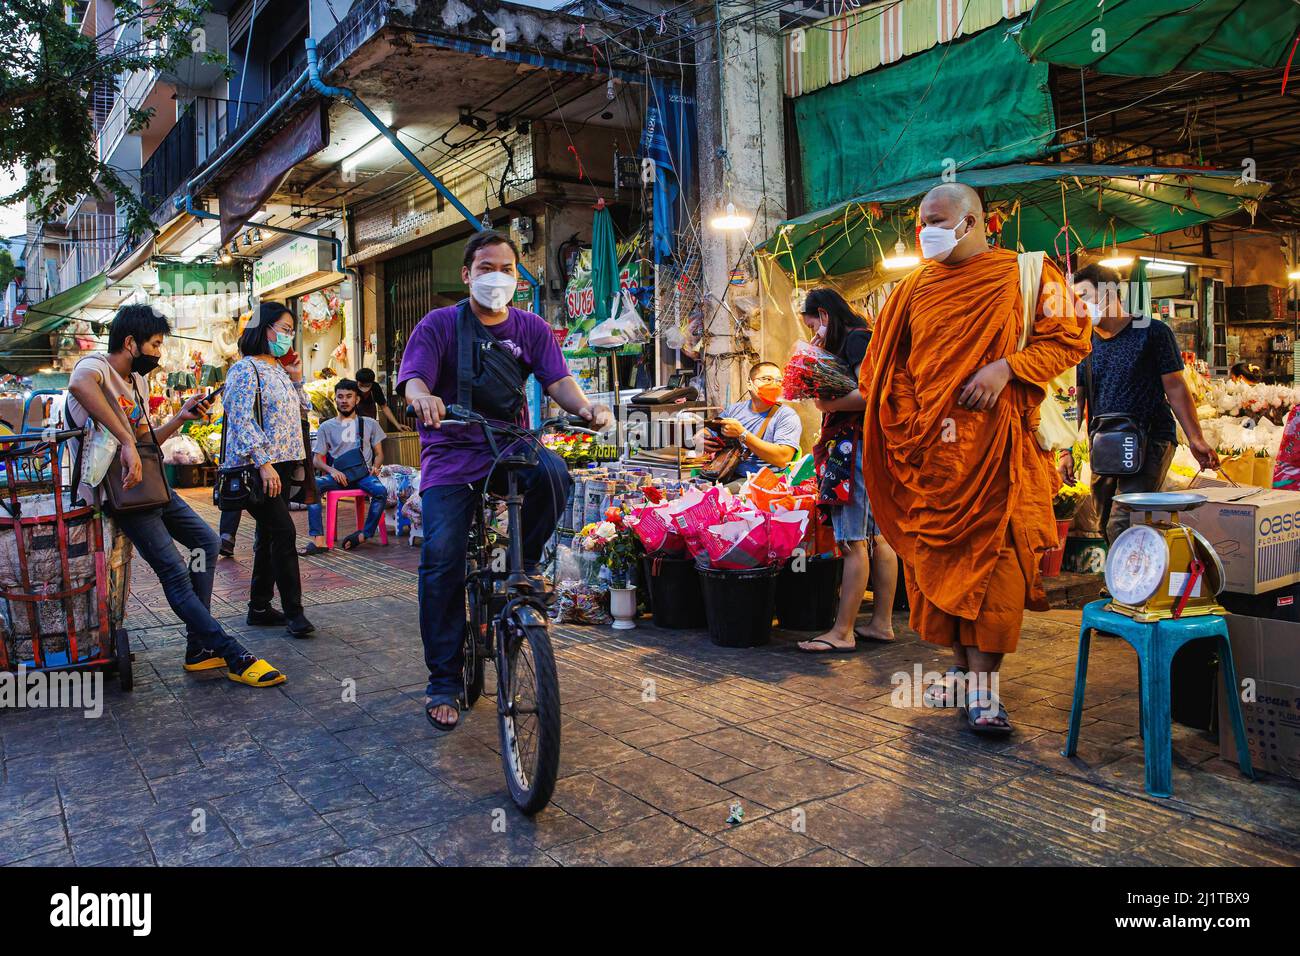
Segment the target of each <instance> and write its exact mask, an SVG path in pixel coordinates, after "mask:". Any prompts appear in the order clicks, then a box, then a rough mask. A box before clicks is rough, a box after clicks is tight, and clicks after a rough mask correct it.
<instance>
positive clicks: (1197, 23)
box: [1016, 0, 1300, 76]
mask: <svg viewBox="0 0 1300 956" xmlns="http://www.w3.org/2000/svg"><path fill="white" fill-rule="evenodd" d="M1297 30H1300V4H1298V3H1296V2H1295V0H1104V2H1102V3H1098V2H1097V0H1038V2H1037V3H1036V4H1035V5H1034V8H1033V10H1032V11H1031V12H1030V14H1029V18H1028V20H1027V21H1026V22H1025V23H1024V24H1023V25H1022V26H1021V28H1020V30H1019V32H1018V34H1017V36H1016V40H1017V42H1018V43H1019V44H1020V47H1021V49H1023V50H1024V51H1025V52H1026V53H1027V54H1029V56H1030V58H1031V59H1033V60H1036V61H1040V60H1041V61H1044V62H1047V63H1055V64H1057V65H1059V66H1067V67H1074V68H1084V67H1086V68H1088V69H1091V70H1096V71H1097V72H1098V73H1114V74H1118V75H1121V76H1162V75H1164V74H1166V73H1175V72H1189V73H1190V72H1197V71H1209V72H1230V71H1233V70H1258V69H1276V68H1278V67H1281V66H1283V65H1284V64H1285V63H1286V62H1287V57H1288V55H1289V54H1290V52H1291V49H1292V46H1293V43H1294V40H1295V37H1296V32H1297Z"/></svg>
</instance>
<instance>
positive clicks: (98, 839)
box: [72, 823, 149, 866]
mask: <svg viewBox="0 0 1300 956" xmlns="http://www.w3.org/2000/svg"><path fill="white" fill-rule="evenodd" d="M148 852H149V841H148V839H146V838H145V835H144V830H142V829H141V828H140V827H139V826H138V825H136V824H130V823H128V824H123V825H121V826H114V827H105V828H103V829H99V830H87V831H85V832H83V833H80V834H74V835H73V837H72V854H73V856H74V857H75V859H76V862H77V865H78V866H96V865H98V864H102V863H103V862H104V861H106V860H111V859H114V858H116V857H122V856H136V855H138V854H141V853H148Z"/></svg>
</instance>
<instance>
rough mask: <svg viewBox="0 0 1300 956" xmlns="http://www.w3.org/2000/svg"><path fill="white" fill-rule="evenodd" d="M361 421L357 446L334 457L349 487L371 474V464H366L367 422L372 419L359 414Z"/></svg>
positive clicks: (336, 467)
mask: <svg viewBox="0 0 1300 956" xmlns="http://www.w3.org/2000/svg"><path fill="white" fill-rule="evenodd" d="M357 419H358V421H359V422H360V427H359V429H358V430H359V431H360V436H359V437H358V438H357V445H356V447H355V448H349V449H348V450H347V451H345V452H343V453H342V454H340V455H339V456H338V457H337V458H335V459H334V467H335V469H336V470H338V471H341V472H343V477H344V478H346V479H347V480H348V487H353V486H355V485H356V483H357V482H358V481H361V480H362V479H363V478H365V477H366V476H367V475H369V474H370V466H369V465H368V464H366V451H365V441H366V422H368V421H369V420H370V419H368V418H362V417H361V416H357Z"/></svg>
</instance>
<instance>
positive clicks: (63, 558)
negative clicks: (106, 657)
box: [0, 492, 131, 669]
mask: <svg viewBox="0 0 1300 956" xmlns="http://www.w3.org/2000/svg"><path fill="white" fill-rule="evenodd" d="M62 510H63V512H64V515H65V517H64V519H63V520H62V522H42V523H39V524H37V523H33V524H23V523H21V519H25V518H36V517H50V516H53V515H55V514H56V507H55V497H54V495H53V494H23V495H14V494H12V493H9V494H6V495H5V496H4V497H3V498H2V499H0V637H2V638H3V642H4V648H3V651H4V658H5V659H4V660H3V661H0V667H4V668H6V669H13V668H15V667H17V665H18V664H20V663H21V664H30V663H31V662H32V661H33V660H34V659H35V657H36V650H37V647H38V646H39V650H40V657H41V659H42V660H43V661H45V662H47V663H54V662H58V661H56V658H57V657H58V656H60V655H65V656H66V655H67V654H68V652H69V650H70V640H69V634H70V633H71V632H72V631H75V632H76V634H77V639H78V646H77V656H78V658H79V659H85V658H89V657H96V656H98V655H99V654H100V653H101V651H103V650H105V648H104V647H102V646H101V644H102V642H103V641H105V640H111V637H110V635H111V634H112V629H113V628H116V627H118V626H120V625H121V623H122V620H123V618H124V616H125V605H126V597H127V594H128V593H129V591H130V580H129V574H130V562H131V552H130V543H129V542H128V541H127V539H126V538H125V536H123V535H120V534H118V533H117V531H116V527H115V526H114V525H113V524H112V522H111V520H110V519H107V518H102V517H99V516H97V515H96V513H95V511H94V510H93V509H91V508H88V507H77V508H75V509H74V507H73V504H72V502H71V500H70V496H69V495H68V494H67V493H66V492H65V493H64V494H63V501H62ZM60 527H61V528H62V530H63V533H64V534H65V535H66V539H67V540H66V549H61V548H60V542H59V537H60ZM101 554H102V556H103V559H104V561H105V566H106V567H105V570H106V572H107V576H106V581H107V592H108V593H107V594H106V595H102V597H103V598H104V599H105V600H106V604H107V612H106V613H107V621H104V620H101V616H100V600H101V595H100V593H99V590H98V588H97V587H96V586H95V585H96V580H97V571H98V568H97V562H98V560H99V559H100V557H101ZM82 589H84V590H82ZM77 590H81V593H79V594H75V595H72V596H69V597H64V598H62V599H54V595H57V594H60V593H66V592H68V591H77ZM105 624H107V625H108V626H107V627H105V626H104V625H105ZM65 662H67V661H65Z"/></svg>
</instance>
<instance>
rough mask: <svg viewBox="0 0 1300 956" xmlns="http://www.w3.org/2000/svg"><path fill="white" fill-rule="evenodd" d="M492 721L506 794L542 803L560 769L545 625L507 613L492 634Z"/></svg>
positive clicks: (532, 806)
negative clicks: (494, 721)
mask: <svg viewBox="0 0 1300 956" xmlns="http://www.w3.org/2000/svg"><path fill="white" fill-rule="evenodd" d="M497 637H498V643H497V658H498V665H497V670H498V674H497V714H498V716H497V722H498V724H499V726H500V730H501V761H502V763H503V764H504V765H505V771H506V785H507V786H508V787H509V788H510V797H511V799H513V800H514V802H515V805H516V806H518V807H519V809H520V810H522V811H523V812H524V813H527V814H533V813H536V812H537V811H538V810H540V809H542V807H544V806H546V804H547V802H548V801H549V800H550V799H551V793H552V791H553V790H554V789H555V778H556V776H557V775H558V774H559V770H560V686H559V681H558V679H557V678H556V674H555V655H554V654H553V653H552V651H551V638H550V635H549V634H548V633H547V629H546V625H544V624H535V623H530V622H527V621H526V620H523V619H521V617H520V615H518V614H508V615H506V617H505V618H504V619H503V621H502V622H501V632H500V633H499V634H498V635H497Z"/></svg>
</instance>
